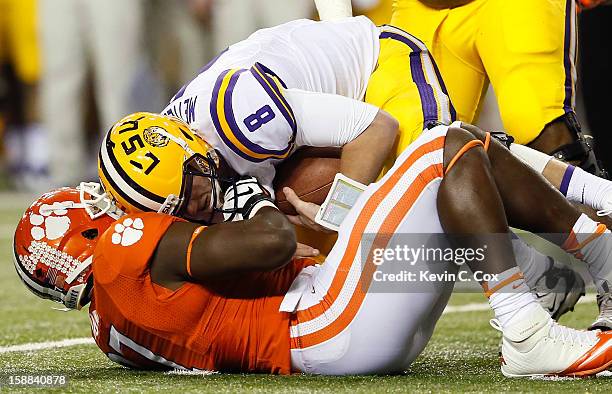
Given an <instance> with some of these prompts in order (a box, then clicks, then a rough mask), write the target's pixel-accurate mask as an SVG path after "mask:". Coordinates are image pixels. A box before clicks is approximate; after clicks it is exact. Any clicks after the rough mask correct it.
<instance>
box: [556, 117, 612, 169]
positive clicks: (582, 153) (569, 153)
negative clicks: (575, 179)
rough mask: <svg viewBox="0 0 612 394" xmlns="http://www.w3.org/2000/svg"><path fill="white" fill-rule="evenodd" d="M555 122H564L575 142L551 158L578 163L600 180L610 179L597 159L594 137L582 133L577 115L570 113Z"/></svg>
mask: <svg viewBox="0 0 612 394" xmlns="http://www.w3.org/2000/svg"><path fill="white" fill-rule="evenodd" d="M554 122H564V123H565V125H566V126H567V128H568V129H569V130H570V132H571V133H572V134H573V136H574V139H575V141H574V142H572V143H570V144H566V145H563V146H561V147H560V148H558V149H556V150H555V151H553V152H551V156H553V157H554V158H555V159H558V160H562V161H565V162H572V161H574V162H578V163H579V164H578V166H579V167H580V168H582V169H583V170H585V171H587V172H590V173H591V174H594V175H596V176H598V177H600V178H604V179H610V177H609V175H608V171H606V169H605V168H603V166H602V164H601V162H600V161H599V160H597V158H596V157H595V152H594V151H593V137H591V136H588V135H585V134H584V133H583V132H582V129H581V128H580V124H579V123H578V119H577V118H576V114H574V113H573V112H568V113H566V114H565V115H563V116H561V117H560V118H557V119H556V120H554V121H553V123H554Z"/></svg>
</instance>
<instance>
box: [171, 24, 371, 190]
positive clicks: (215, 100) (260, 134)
mask: <svg viewBox="0 0 612 394" xmlns="http://www.w3.org/2000/svg"><path fill="white" fill-rule="evenodd" d="M379 34H380V31H379V29H378V28H377V27H376V26H375V25H374V24H373V23H372V22H371V21H370V20H369V19H367V18H365V17H356V18H347V19H344V20H340V21H334V22H314V21H311V20H304V19H302V20H296V21H292V22H289V23H286V24H283V25H280V26H277V27H273V28H269V29H263V30H259V31H257V32H255V33H254V34H252V35H251V36H250V37H249V38H247V39H246V40H245V41H242V42H240V43H237V44H235V45H232V46H230V47H229V48H228V49H227V50H225V51H224V52H222V53H221V54H220V55H218V56H217V57H216V58H215V59H213V60H212V61H211V62H210V63H208V64H207V65H206V66H204V68H202V69H201V70H200V73H199V74H198V75H197V76H196V77H195V78H194V79H193V80H192V81H191V82H189V83H188V84H187V85H185V86H184V87H183V88H181V89H180V90H179V92H178V93H177V94H176V95H175V96H174V97H173V98H172V101H171V102H170V104H169V105H168V106H167V107H166V108H165V109H164V111H163V114H165V115H173V116H177V117H179V118H181V119H183V120H184V121H186V122H187V123H188V124H189V125H190V126H191V128H192V129H194V130H195V131H196V132H197V133H198V134H199V135H200V136H201V137H202V138H204V139H205V140H206V141H207V142H208V143H210V144H211V145H212V146H213V147H214V148H215V149H217V150H218V151H219V152H220V154H221V155H222V156H223V157H224V158H225V160H226V161H227V162H228V163H229V165H230V166H232V168H233V169H234V170H236V171H237V172H238V173H239V174H242V175H244V174H247V175H252V176H255V177H257V178H258V179H259V180H260V181H261V182H262V184H263V185H264V186H266V187H267V188H268V189H270V188H271V184H272V179H273V178H274V165H275V164H277V163H278V162H279V161H280V160H283V159H285V158H287V157H288V156H289V155H290V154H291V153H292V152H293V151H294V150H295V149H296V147H298V145H299V144H300V143H301V141H313V140H316V141H322V140H324V138H323V139H322V138H316V137H313V138H311V137H310V136H309V133H319V134H320V133H322V132H323V131H322V130H312V129H314V128H315V126H314V125H316V127H318V126H320V125H321V124H322V122H325V120H326V117H330V122H331V127H330V129H332V130H333V129H334V126H335V125H336V124H340V125H342V126H341V127H344V128H346V127H351V128H353V129H355V130H351V131H350V132H349V131H347V130H338V133H341V134H342V133H343V135H345V136H346V135H347V134H350V136H351V137H350V138H355V137H356V136H358V135H359V134H360V133H361V132H362V131H363V130H364V129H365V128H367V126H368V125H369V123H370V122H371V121H372V120H373V118H374V116H375V114H376V112H377V109H375V108H374V107H372V106H370V105H368V104H365V103H362V102H359V103H358V104H355V103H354V102H355V101H357V100H359V101H361V100H363V97H364V95H365V91H366V87H367V84H368V80H369V78H370V75H371V73H372V72H373V70H374V68H375V66H376V62H377V60H378V53H379V41H378V37H379ZM291 91H294V92H295V93H294V96H295V98H294V99H293V101H292V100H291V99H290V94H291ZM299 91H307V92H314V93H321V94H322V95H321V96H319V101H320V102H322V103H323V102H324V103H325V104H326V105H327V106H326V107H323V108H321V109H325V110H321V111H318V110H317V111H316V113H308V114H305V113H301V112H300V111H305V110H306V109H308V110H309V111H310V112H314V111H313V109H314V108H316V105H312V104H311V105H296V104H297V103H302V100H308V99H310V100H311V101H312V99H313V98H310V96H308V95H299ZM325 94H327V95H339V96H344V97H345V98H341V100H346V102H342V101H338V98H335V99H333V98H330V97H327V99H326V97H324V96H323V95H325ZM314 99H315V100H316V97H315V98H314ZM290 102H293V104H294V105H293V107H292V105H291V104H290ZM330 105H331V106H332V108H330ZM321 106H322V105H321ZM321 106H320V107H321ZM338 106H340V107H342V106H345V107H349V108H348V109H347V110H346V111H344V112H346V113H347V114H349V113H350V114H352V116H353V117H355V118H358V120H355V121H352V122H351V121H348V122H347V121H346V120H344V121H343V122H340V121H339V120H338V121H336V122H335V123H333V117H334V116H336V118H337V117H338V116H339V115H338V113H342V112H343V111H342V110H341V109H339V108H337V107H338ZM351 106H352V107H351ZM355 114H358V116H355ZM346 116H348V115H346ZM311 117H317V118H319V119H318V122H314V123H313V124H311V125H310V127H309V124H308V123H309V122H308V120H307V119H308V118H311ZM324 131H325V132H327V133H329V132H330V131H329V130H324ZM334 132H335V131H334ZM338 140H339V138H336V139H330V141H336V142H337V141H338ZM340 140H341V139H340ZM349 141H350V140H349ZM349 141H344V143H346V142H349ZM334 143H335V142H334ZM320 144H321V145H322V144H324V143H323V142H321V143H320ZM330 144H332V143H331V142H330ZM341 144H342V142H341Z"/></svg>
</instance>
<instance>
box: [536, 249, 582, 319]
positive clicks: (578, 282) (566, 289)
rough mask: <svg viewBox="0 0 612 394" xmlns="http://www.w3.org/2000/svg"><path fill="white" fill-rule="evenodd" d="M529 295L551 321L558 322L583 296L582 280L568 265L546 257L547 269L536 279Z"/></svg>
mask: <svg viewBox="0 0 612 394" xmlns="http://www.w3.org/2000/svg"><path fill="white" fill-rule="evenodd" d="M531 293H532V294H533V295H534V296H535V297H536V299H537V300H538V302H539V303H540V305H541V306H542V308H544V309H546V311H547V312H548V313H549V314H550V315H551V316H552V318H553V319H555V320H559V318H560V317H561V316H563V315H564V314H565V313H567V312H569V311H573V310H574V306H575V305H576V303H577V302H578V300H579V299H580V297H582V296H583V295H584V279H582V277H581V276H580V274H578V273H577V272H576V271H574V270H573V269H572V268H571V267H570V266H569V265H568V264H564V263H561V262H559V261H556V260H554V259H553V258H552V257H548V268H547V269H546V271H545V272H544V274H542V276H541V277H540V278H538V280H537V281H536V284H535V286H534V288H533V289H532V290H531Z"/></svg>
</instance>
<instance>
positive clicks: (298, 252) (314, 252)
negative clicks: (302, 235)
mask: <svg viewBox="0 0 612 394" xmlns="http://www.w3.org/2000/svg"><path fill="white" fill-rule="evenodd" d="M318 255H319V250H318V249H315V248H313V247H312V246H308V245H305V244H301V243H299V242H298V243H297V248H296V249H295V253H294V254H293V257H294V258H296V259H300V258H304V257H317V256H318Z"/></svg>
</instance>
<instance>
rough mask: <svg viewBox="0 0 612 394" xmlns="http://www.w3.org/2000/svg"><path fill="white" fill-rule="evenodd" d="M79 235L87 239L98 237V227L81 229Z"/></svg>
mask: <svg viewBox="0 0 612 394" xmlns="http://www.w3.org/2000/svg"><path fill="white" fill-rule="evenodd" d="M81 235H82V236H83V237H84V238H87V239H90V240H93V239H96V238H97V237H98V229H97V228H90V229H87V230H85V231H83V232H82V233H81Z"/></svg>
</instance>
